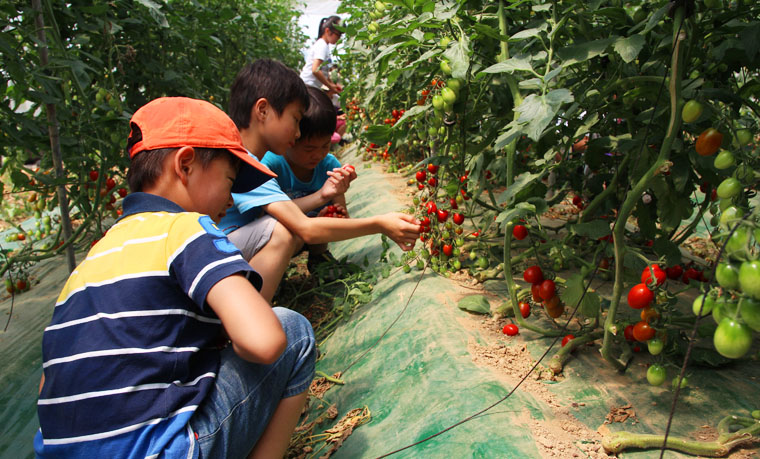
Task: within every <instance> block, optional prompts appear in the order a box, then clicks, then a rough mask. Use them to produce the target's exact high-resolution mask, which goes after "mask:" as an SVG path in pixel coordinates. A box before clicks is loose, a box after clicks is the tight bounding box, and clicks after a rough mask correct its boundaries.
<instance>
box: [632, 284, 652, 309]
mask: <svg viewBox="0 0 760 459" xmlns="http://www.w3.org/2000/svg"><path fill="white" fill-rule="evenodd" d="M652 300H654V293H652V291H651V290H649V288H648V287H647V286H646V284H636V285H634V286H633V287H631V290H629V291H628V306H630V307H632V308H633V309H641V308H644V307H646V306H649V304H650V303H651V302H652Z"/></svg>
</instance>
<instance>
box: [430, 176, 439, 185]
mask: <svg viewBox="0 0 760 459" xmlns="http://www.w3.org/2000/svg"><path fill="white" fill-rule="evenodd" d="M428 185H430V186H432V187H435V186H438V179H437V178H435V177H430V178H429V179H428Z"/></svg>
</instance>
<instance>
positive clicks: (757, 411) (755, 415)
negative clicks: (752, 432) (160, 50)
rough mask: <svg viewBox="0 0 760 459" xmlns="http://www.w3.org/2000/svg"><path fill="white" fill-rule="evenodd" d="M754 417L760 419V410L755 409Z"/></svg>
mask: <svg viewBox="0 0 760 459" xmlns="http://www.w3.org/2000/svg"><path fill="white" fill-rule="evenodd" d="M752 417H753V418H755V419H760V410H753V411H752Z"/></svg>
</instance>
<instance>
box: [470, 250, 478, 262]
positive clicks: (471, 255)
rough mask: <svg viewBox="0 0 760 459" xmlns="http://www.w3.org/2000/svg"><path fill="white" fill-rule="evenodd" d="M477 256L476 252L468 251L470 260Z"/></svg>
mask: <svg viewBox="0 0 760 459" xmlns="http://www.w3.org/2000/svg"><path fill="white" fill-rule="evenodd" d="M477 258H478V254H477V253H475V252H474V251H473V252H470V260H472V261H475V260H476V259H477Z"/></svg>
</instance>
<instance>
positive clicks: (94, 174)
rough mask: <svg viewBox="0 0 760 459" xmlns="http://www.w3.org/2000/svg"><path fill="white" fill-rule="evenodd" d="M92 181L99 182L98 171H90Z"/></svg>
mask: <svg viewBox="0 0 760 459" xmlns="http://www.w3.org/2000/svg"><path fill="white" fill-rule="evenodd" d="M90 180H92V181H93V182H94V181H96V180H98V171H95V170H92V171H90Z"/></svg>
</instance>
